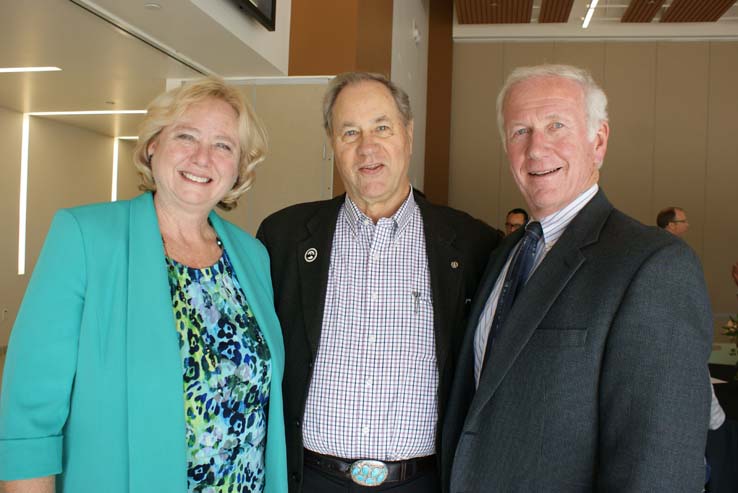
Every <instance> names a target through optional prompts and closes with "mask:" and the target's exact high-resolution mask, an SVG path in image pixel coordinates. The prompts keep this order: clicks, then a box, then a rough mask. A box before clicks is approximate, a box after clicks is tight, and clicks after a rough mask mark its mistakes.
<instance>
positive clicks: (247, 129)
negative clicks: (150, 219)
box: [133, 77, 267, 210]
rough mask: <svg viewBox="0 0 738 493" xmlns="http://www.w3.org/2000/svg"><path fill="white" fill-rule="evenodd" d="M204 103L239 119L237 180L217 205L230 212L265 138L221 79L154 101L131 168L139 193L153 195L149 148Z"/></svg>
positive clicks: (195, 84) (245, 105) (248, 185)
mask: <svg viewBox="0 0 738 493" xmlns="http://www.w3.org/2000/svg"><path fill="white" fill-rule="evenodd" d="M207 99H217V100H220V101H223V102H225V103H227V104H228V105H230V107H231V108H233V110H234V111H235V112H236V114H237V115H238V138H239V147H240V155H239V159H238V178H237V179H236V183H235V184H234V185H233V188H232V189H231V190H229V191H228V193H226V195H225V196H224V197H223V198H222V199H221V200H220V202H218V207H220V208H221V209H225V210H231V209H233V208H234V207H236V205H238V199H239V198H240V197H241V195H243V194H244V192H246V190H248V189H249V188H251V185H253V183H254V178H255V174H256V169H255V168H256V165H257V164H259V163H260V162H261V161H263V160H264V157H265V156H266V150H267V137H266V130H265V129H264V126H263V125H262V123H261V122H260V121H259V118H258V117H257V116H256V113H254V110H253V109H252V108H251V106H250V105H249V104H248V102H246V101H244V99H243V97H242V96H241V93H240V92H239V91H238V90H237V89H236V88H235V87H233V86H229V85H228V84H226V83H225V82H224V81H223V80H222V79H219V78H216V77H206V78H203V79H199V80H196V81H194V82H191V83H188V84H186V85H183V86H181V87H177V88H176V89H172V90H170V91H167V92H165V93H163V94H160V95H159V96H157V97H156V99H154V100H153V101H152V102H151V104H149V107H148V112H147V114H146V118H145V119H144V121H143V123H142V124H141V128H140V130H139V133H138V143H137V144H136V148H135V150H134V151H133V164H134V165H135V166H136V169H137V170H138V174H139V176H140V177H141V185H140V186H139V188H140V189H141V190H148V191H152V192H155V191H156V183H155V182H154V176H153V174H152V172H151V156H150V155H149V151H148V149H149V145H150V144H151V143H152V142H153V141H155V140H156V139H157V138H158V137H159V135H160V134H161V131H162V130H163V129H164V128H165V127H167V126H169V125H171V124H172V123H174V122H175V121H176V120H177V119H178V118H179V117H180V116H182V114H183V113H184V112H185V111H187V109H188V108H190V107H191V106H192V105H194V104H197V103H201V102H203V101H205V100H207Z"/></svg>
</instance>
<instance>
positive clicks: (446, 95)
mask: <svg viewBox="0 0 738 493" xmlns="http://www.w3.org/2000/svg"><path fill="white" fill-rule="evenodd" d="M453 13H454V5H453V1H452V0H430V6H429V9H428V77H427V79H428V95H427V100H426V105H427V106H426V126H425V175H424V179H423V182H424V185H423V191H424V193H425V195H426V197H428V200H430V201H431V202H434V203H436V204H442V205H446V204H448V177H449V168H448V167H449V151H450V146H451V75H452V71H453V38H452V34H453V33H452V28H453Z"/></svg>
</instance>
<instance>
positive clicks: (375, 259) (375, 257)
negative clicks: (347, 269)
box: [372, 253, 379, 262]
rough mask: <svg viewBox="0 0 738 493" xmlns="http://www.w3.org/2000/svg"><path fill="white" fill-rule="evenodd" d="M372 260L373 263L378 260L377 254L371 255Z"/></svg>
mask: <svg viewBox="0 0 738 493" xmlns="http://www.w3.org/2000/svg"><path fill="white" fill-rule="evenodd" d="M372 260H373V261H375V262H376V261H377V260H379V254H378V253H372Z"/></svg>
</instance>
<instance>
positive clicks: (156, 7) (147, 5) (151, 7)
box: [144, 2, 161, 10]
mask: <svg viewBox="0 0 738 493" xmlns="http://www.w3.org/2000/svg"><path fill="white" fill-rule="evenodd" d="M144 8H145V9H149V10H159V9H160V8H161V5H160V4H158V3H156V2H147V3H145V4H144Z"/></svg>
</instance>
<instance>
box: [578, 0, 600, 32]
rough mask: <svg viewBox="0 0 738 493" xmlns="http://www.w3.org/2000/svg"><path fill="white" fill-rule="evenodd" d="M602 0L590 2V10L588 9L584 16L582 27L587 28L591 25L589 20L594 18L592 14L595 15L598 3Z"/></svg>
mask: <svg viewBox="0 0 738 493" xmlns="http://www.w3.org/2000/svg"><path fill="white" fill-rule="evenodd" d="M599 1H600V0H592V1H591V2H590V3H589V10H588V11H587V15H586V16H584V22H582V29H587V28H588V27H589V21H591V20H592V16H593V15H594V12H595V9H596V8H597V3H598V2H599Z"/></svg>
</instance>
